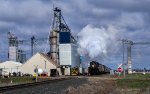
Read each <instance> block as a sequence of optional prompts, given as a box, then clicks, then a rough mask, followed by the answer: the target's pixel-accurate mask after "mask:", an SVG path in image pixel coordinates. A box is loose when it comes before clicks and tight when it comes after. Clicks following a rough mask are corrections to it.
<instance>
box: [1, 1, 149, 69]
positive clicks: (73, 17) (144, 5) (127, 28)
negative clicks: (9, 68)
mask: <svg viewBox="0 0 150 94" xmlns="http://www.w3.org/2000/svg"><path fill="white" fill-rule="evenodd" d="M53 4H54V6H58V7H60V8H61V10H62V14H63V16H64V18H65V20H66V22H67V24H68V26H69V27H70V29H71V30H72V33H73V35H76V34H77V33H78V32H80V31H81V30H82V29H83V28H84V27H85V26H87V25H89V24H91V25H93V26H95V27H107V26H109V25H112V26H114V27H116V28H117V30H118V34H117V36H116V38H117V39H118V40H119V39H130V40H133V41H143V42H144V41H150V37H149V36H150V26H149V25H150V0H0V60H6V59H7V52H8V40H7V32H9V31H10V30H11V31H13V33H15V34H16V36H18V38H19V39H29V40H30V38H31V36H33V35H34V36H36V37H38V38H47V37H48V34H49V31H50V26H51V23H52V17H53V11H52V8H53ZM114 44H115V43H114ZM121 49H122V48H121V45H120V46H118V49H115V50H116V52H112V53H110V54H109V55H108V57H106V58H105V59H104V60H103V61H101V62H103V63H105V64H106V65H108V66H110V67H113V68H116V66H117V64H118V63H121V62H122V53H121V51H122V50H121ZM149 49H150V47H149V45H145V46H144V45H137V46H134V47H133V49H132V51H133V53H132V56H133V62H134V63H133V64H134V66H133V67H134V68H144V67H146V68H150V62H149V61H150V59H149V56H150V51H149Z"/></svg>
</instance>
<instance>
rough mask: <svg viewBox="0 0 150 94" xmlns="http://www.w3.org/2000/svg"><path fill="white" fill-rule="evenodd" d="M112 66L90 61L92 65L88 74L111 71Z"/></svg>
mask: <svg viewBox="0 0 150 94" xmlns="http://www.w3.org/2000/svg"><path fill="white" fill-rule="evenodd" d="M110 70H111V69H110V68H108V67H107V66H105V65H102V64H100V63H98V62H96V61H92V62H90V66H89V67H88V74H89V75H100V74H106V73H110Z"/></svg>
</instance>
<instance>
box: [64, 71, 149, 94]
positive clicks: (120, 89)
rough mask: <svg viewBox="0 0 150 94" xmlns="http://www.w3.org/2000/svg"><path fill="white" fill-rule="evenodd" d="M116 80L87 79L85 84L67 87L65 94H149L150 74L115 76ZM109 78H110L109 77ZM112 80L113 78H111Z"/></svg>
mask: <svg viewBox="0 0 150 94" xmlns="http://www.w3.org/2000/svg"><path fill="white" fill-rule="evenodd" d="M116 77H117V78H116V79H107V80H106V79H102V78H100V77H99V78H98V77H97V78H92V77H90V78H88V82H89V83H87V84H84V85H82V86H79V87H78V88H73V87H69V88H68V89H67V90H66V92H67V94H85V92H86V94H150V74H146V75H143V74H133V75H126V78H123V77H118V76H116ZM110 78H111V77H110ZM113 78H114V77H113Z"/></svg>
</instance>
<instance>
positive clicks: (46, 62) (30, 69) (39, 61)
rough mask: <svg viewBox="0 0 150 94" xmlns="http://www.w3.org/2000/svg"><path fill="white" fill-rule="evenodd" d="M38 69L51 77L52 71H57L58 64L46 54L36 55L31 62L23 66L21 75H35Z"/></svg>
mask: <svg viewBox="0 0 150 94" xmlns="http://www.w3.org/2000/svg"><path fill="white" fill-rule="evenodd" d="M36 68H38V69H40V70H42V71H43V72H47V73H48V76H50V71H51V69H57V64H56V63H55V62H54V61H52V60H51V59H50V58H49V57H48V56H47V55H46V54H44V53H36V54H35V55H33V56H32V57H31V58H30V59H29V60H27V61H26V62H25V63H23V65H22V66H21V73H22V74H32V75H35V69H36Z"/></svg>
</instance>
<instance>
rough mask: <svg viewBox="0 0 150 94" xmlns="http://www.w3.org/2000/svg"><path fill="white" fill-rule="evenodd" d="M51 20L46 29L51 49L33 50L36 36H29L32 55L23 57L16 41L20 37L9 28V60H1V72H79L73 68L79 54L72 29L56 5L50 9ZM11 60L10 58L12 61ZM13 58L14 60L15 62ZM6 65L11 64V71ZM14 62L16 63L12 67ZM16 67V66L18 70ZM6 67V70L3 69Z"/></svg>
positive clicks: (47, 73)
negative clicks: (47, 50) (48, 28)
mask: <svg viewBox="0 0 150 94" xmlns="http://www.w3.org/2000/svg"><path fill="white" fill-rule="evenodd" d="M53 11H54V14H53V23H52V26H51V30H50V32H49V48H50V51H49V52H46V53H47V54H46V53H41V52H38V53H33V52H34V51H33V46H34V41H35V37H34V36H33V37H32V38H31V54H32V56H31V57H30V58H29V59H28V60H26V54H24V53H23V52H24V51H23V50H21V49H20V48H19V44H22V43H23V41H22V40H19V39H18V38H17V37H16V36H15V34H13V33H12V32H8V41H9V51H8V60H9V61H10V62H9V64H8V63H5V62H3V63H1V64H0V70H1V71H0V74H1V75H3V74H7V75H9V74H12V73H13V72H16V70H17V72H19V73H21V75H25V74H30V75H37V74H36V71H35V70H36V69H37V70H38V75H42V74H44V75H47V76H57V75H72V71H73V72H75V73H76V74H77V73H78V72H77V71H75V69H79V67H80V63H81V62H80V55H79V54H78V52H77V49H78V45H77V41H76V40H75V38H74V37H73V36H72V34H71V30H70V28H69V27H68V25H67V24H66V22H65V20H64V18H63V16H62V14H61V9H60V8H58V7H56V8H54V9H53ZM11 61H12V62H11ZM14 62H16V63H17V64H18V63H19V62H20V64H19V65H18V66H17V65H14ZM6 64H7V65H14V67H13V68H14V69H15V71H10V70H11V68H10V67H9V68H7V67H6ZM15 66H16V67H15ZM18 69H19V70H18ZM4 70H5V73H4Z"/></svg>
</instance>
